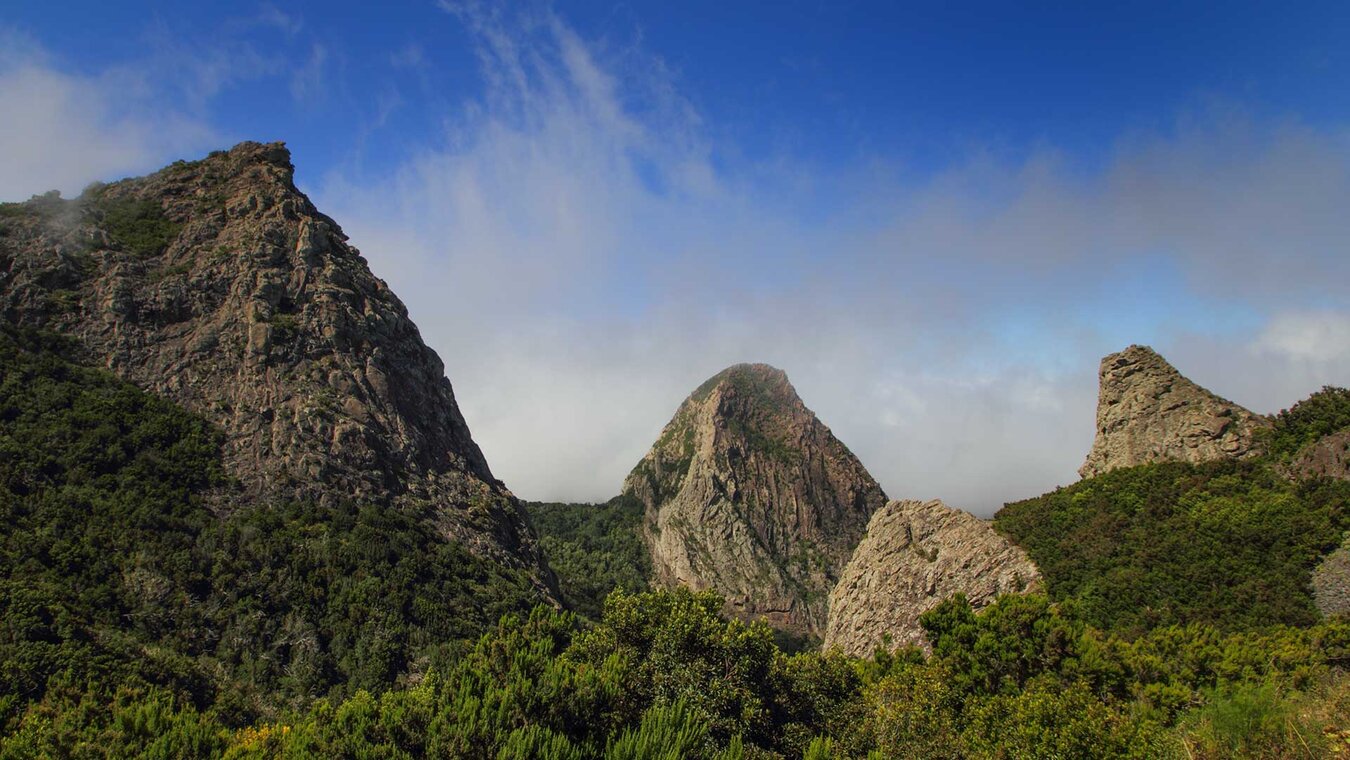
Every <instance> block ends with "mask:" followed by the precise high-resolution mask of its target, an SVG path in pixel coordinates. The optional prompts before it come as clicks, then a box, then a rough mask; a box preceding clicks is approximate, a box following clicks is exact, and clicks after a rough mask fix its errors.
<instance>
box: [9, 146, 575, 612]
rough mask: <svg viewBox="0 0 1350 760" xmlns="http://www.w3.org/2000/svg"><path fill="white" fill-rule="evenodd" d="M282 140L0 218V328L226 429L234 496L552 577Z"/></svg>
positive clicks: (220, 499)
mask: <svg viewBox="0 0 1350 760" xmlns="http://www.w3.org/2000/svg"><path fill="white" fill-rule="evenodd" d="M293 174H294V170H293V167H292V166H291V163H290V154H289V153H288V151H287V150H286V148H285V146H283V145H281V144H280V143H274V144H269V145H263V144H258V143H242V144H240V145H238V146H236V147H235V148H233V149H232V150H230V151H226V152H218V153H213V154H211V155H210V156H208V157H207V158H205V159H202V160H200V161H193V162H178V163H175V164H173V165H172V166H169V167H167V168H165V169H163V170H161V171H159V172H157V173H155V174H152V175H150V176H147V177H142V178H138V179H129V180H123V181H121V182H115V183H112V184H108V185H99V184H95V185H91V186H90V187H89V188H87V189H86V190H85V192H84V193H83V194H82V195H81V196H80V197H79V198H76V199H73V200H68V201H67V200H62V199H61V198H59V197H55V196H50V195H49V196H44V197H42V198H36V199H34V200H33V201H30V202H28V203H24V204H10V205H6V206H4V209H3V211H0V270H2V271H4V272H5V273H6V276H5V277H4V278H3V279H0V314H3V316H4V319H5V321H6V322H7V323H8V324H10V325H13V326H20V327H33V328H40V329H45V330H50V331H55V332H59V333H60V334H62V335H65V336H68V337H71V338H75V339H77V340H78V346H79V351H80V352H81V357H82V358H83V359H84V360H85V361H87V362H88V363H90V364H92V365H95V366H99V367H104V368H106V369H108V370H110V371H111V372H112V373H113V374H115V375H117V376H118V377H121V378H123V379H125V380H127V381H129V382H131V383H133V384H135V385H137V386H138V387H140V388H142V389H144V390H146V391H149V392H151V393H154V394H157V395H159V396H162V397H164V398H166V399H169V400H171V401H173V402H175V403H177V404H179V405H180V406H182V407H183V408H184V409H186V410H187V411H189V412H191V413H193V414H196V415H199V416H201V417H202V418H204V419H206V420H208V421H209V422H210V423H211V424H212V425H214V426H216V427H217V428H218V429H219V430H220V431H221V432H222V433H223V438H222V443H221V456H222V461H223V464H224V467H225V470H226V472H227V473H228V474H229V476H230V478H231V479H232V481H233V482H234V483H236V484H237V486H238V488H237V489H234V490H223V491H221V492H219V493H217V494H214V495H213V504H212V508H213V509H214V510H216V511H218V512H221V513H228V512H233V511H237V510H239V509H243V508H247V507H249V506H251V505H256V504H261V503H270V502H272V501H277V500H292V499H295V500H300V501H305V502H312V503H315V504H318V505H324V506H326V505H329V504H335V503H337V502H340V501H344V500H355V501H358V502H360V503H363V504H371V505H383V506H388V507H390V508H394V509H398V510H402V511H404V512H407V513H411V512H422V513H425V517H426V519H427V521H428V523H429V524H430V525H431V526H432V528H433V530H434V531H435V532H437V533H439V534H440V535H441V536H443V538H444V539H445V540H446V541H453V542H455V543H457V544H459V545H460V546H462V547H464V548H465V549H467V550H468V551H469V552H471V553H473V554H474V555H476V556H480V557H483V558H485V559H488V560H490V561H491V562H494V563H498V564H504V565H508V566H511V567H513V568H517V569H519V570H521V571H522V572H523V573H525V575H526V576H528V577H529V578H530V579H531V581H532V582H533V583H534V585H535V586H536V587H537V589H538V590H539V593H540V595H541V597H551V596H552V591H551V579H550V577H549V575H548V571H547V569H546V567H544V565H543V564H542V563H541V561H540V557H539V551H538V546H537V541H536V540H535V537H534V535H533V534H532V533H531V531H530V529H529V526H528V524H527V521H526V518H525V515H524V513H523V511H522V509H521V507H520V505H519V504H518V502H517V501H516V500H515V499H514V498H513V497H512V496H511V494H510V493H509V492H508V491H507V490H506V488H505V487H504V486H503V485H502V484H501V483H500V482H499V481H497V480H496V479H495V478H493V476H492V473H491V471H490V470H489V468H488V465H487V462H486V460H484V458H483V455H482V452H480V451H479V449H478V446H477V445H476V444H475V443H474V442H473V439H472V437H471V436H470V434H469V429H468V426H467V425H466V424H465V423H464V418H463V416H462V415H461V414H460V412H459V408H458V406H457V405H456V403H455V397H454V393H453V391H452V390H451V387H450V383H449V381H448V380H447V379H446V378H445V370H444V366H443V365H442V363H441V361H440V359H439V358H438V357H437V356H436V355H435V353H434V352H432V351H431V349H429V348H428V347H427V346H426V345H425V344H424V343H423V342H422V339H421V337H420V335H419V333H418V331H417V327H416V326H415V325H414V324H413V323H412V322H411V320H409V319H408V315H407V309H406V308H405V307H404V306H403V304H402V302H400V301H399V299H398V298H397V296H395V295H394V294H393V293H392V292H390V290H389V288H388V287H387V286H386V285H385V284H384V282H382V281H381V280H379V279H378V278H376V277H375V276H374V275H373V274H372V273H371V271H370V268H369V266H368V265H367V263H366V260H365V259H364V258H363V257H362V256H361V255H360V253H359V252H358V251H356V249H354V248H352V247H351V246H350V245H348V244H347V242H346V238H345V236H344V235H343V234H342V231H341V229H340V228H339V227H338V225H337V223H336V222H334V221H333V220H332V219H330V218H328V217H327V216H324V215H323V214H322V213H320V212H319V211H318V210H317V209H316V208H315V207H314V205H313V204H312V203H310V201H309V199H308V198H307V197H305V195H304V194H303V193H301V192H300V191H299V190H297V189H296V187H295V184H294V182H293Z"/></svg>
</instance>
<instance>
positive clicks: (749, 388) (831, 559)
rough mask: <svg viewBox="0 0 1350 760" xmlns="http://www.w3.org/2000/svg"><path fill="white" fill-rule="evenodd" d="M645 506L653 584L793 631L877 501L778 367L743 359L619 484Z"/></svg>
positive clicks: (804, 623)
mask: <svg viewBox="0 0 1350 760" xmlns="http://www.w3.org/2000/svg"><path fill="white" fill-rule="evenodd" d="M624 493H626V494H630V495H632V496H635V497H636V498H638V499H639V500H641V501H642V502H643V503H644V504H645V505H646V515H645V519H644V522H643V534H644V538H645V540H646V542H647V544H648V546H649V547H650V549H651V553H652V565H653V572H654V576H655V581H656V583H657V584H659V585H664V586H675V585H684V586H689V587H692V588H695V589H707V588H711V589H714V590H716V591H717V592H719V593H720V594H722V595H723V596H724V597H726V599H727V610H728V612H729V613H730V614H732V615H735V616H737V617H740V618H742V619H746V620H752V619H759V618H762V619H765V620H767V621H768V622H769V623H770V624H771V625H773V626H775V627H777V628H780V629H783V630H786V631H789V632H792V633H795V634H798V635H804V636H811V637H818V636H820V635H821V634H822V633H824V630H825V619H826V610H827V602H828V600H827V597H828V595H829V592H830V589H831V588H833V587H834V583H835V579H836V578H837V577H838V573H839V571H840V570H841V569H842V568H843V566H844V564H845V563H846V562H847V561H848V558H849V556H850V555H851V553H852V551H853V547H854V546H855V545H856V544H857V542H858V540H859V539H860V538H861V537H862V535H863V532H864V530H865V527H866V525H867V520H868V518H870V517H871V515H872V513H873V512H874V511H876V510H877V509H878V508H880V507H881V505H883V504H884V503H885V501H886V496H885V494H884V493H882V490H881V487H880V486H878V485H877V483H876V481H874V480H873V479H872V477H871V476H870V475H868V474H867V471H866V470H865V469H864V468H863V466H862V463H860V462H859V461H858V460H857V458H856V457H854V456H853V454H852V453H851V452H850V451H849V450H848V448H847V447H845V446H844V445H843V444H842V443H840V442H839V441H838V440H837V439H835V437H834V436H833V435H832V434H831V433H830V430H829V428H827V427H826V426H825V425H824V424H822V423H821V422H820V420H818V419H816V416H815V415H814V414H812V413H811V411H810V410H809V409H807V408H806V407H805V406H804V405H803V404H802V402H801V399H799V398H798V397H797V393H796V391H795V390H793V388H792V385H791V384H790V383H788V379H787V376H786V375H785V374H783V372H782V371H781V370H777V369H774V368H773V367H769V366H766V365H763V364H742V365H737V366H735V367H731V368H730V369H727V370H725V371H723V372H721V373H719V374H718V375H716V376H714V377H713V378H711V379H710V380H708V381H707V382H706V383H704V384H703V385H702V386H700V387H699V388H698V390H696V391H694V393H693V395H691V396H690V397H689V398H688V399H687V400H685V402H684V403H683V404H682V405H681V406H680V408H679V410H678V411H677V412H676V413H675V417H674V418H673V419H672V420H671V421H670V424H668V425H666V427H665V429H664V430H663V431H662V433H661V437H660V438H659V439H658V440H657V442H656V444H655V445H654V446H652V449H651V451H650V452H648V454H647V455H646V456H645V457H644V458H643V459H642V461H641V462H639V463H638V465H637V467H635V468H634V469H633V471H632V473H631V474H629V476H628V478H627V479H626V480H625V481H624Z"/></svg>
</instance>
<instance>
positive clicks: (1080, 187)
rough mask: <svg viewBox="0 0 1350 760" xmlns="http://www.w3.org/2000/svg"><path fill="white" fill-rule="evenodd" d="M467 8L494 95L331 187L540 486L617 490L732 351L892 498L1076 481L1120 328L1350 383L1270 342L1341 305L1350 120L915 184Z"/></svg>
mask: <svg viewBox="0 0 1350 760" xmlns="http://www.w3.org/2000/svg"><path fill="white" fill-rule="evenodd" d="M454 10H455V13H456V14H457V16H458V17H459V18H460V19H461V20H462V21H463V22H464V23H465V24H466V25H467V26H468V27H469V28H470V29H472V30H473V31H474V32H475V34H476V37H477V40H478V44H479V46H480V48H479V53H480V54H479V60H480V63H481V65H482V67H483V80H484V82H485V83H486V92H485V94H484V95H483V96H482V97H481V98H480V99H479V100H476V101H474V102H472V103H470V104H469V105H468V106H466V107H465V108H463V109H462V111H461V112H459V113H457V114H455V115H454V116H453V118H451V119H450V120H449V123H450V126H449V127H448V128H447V130H446V133H445V135H444V136H443V139H442V141H441V142H440V143H439V144H436V145H428V146H425V147H424V148H423V149H422V150H421V151H420V152H418V153H417V155H415V156H413V157H412V158H410V159H409V160H407V161H406V162H405V163H403V164H402V165H401V166H400V167H398V168H397V169H396V170H395V171H393V172H392V173H391V174H389V175H387V176H382V177H354V176H345V175H343V174H341V173H333V174H330V175H329V176H328V177H327V178H326V180H325V181H324V182H323V183H322V185H321V187H320V189H319V192H318V196H319V198H320V199H321V201H322V203H323V205H324V206H325V207H327V208H329V209H331V210H332V211H333V212H334V213H335V215H336V216H337V217H338V218H339V219H341V220H343V223H344V226H345V228H346V229H347V231H348V232H349V233H350V234H351V235H352V237H353V239H354V241H355V242H356V243H357V244H359V245H360V246H362V248H363V250H365V251H366V253H367V255H368V257H369V258H370V260H371V262H372V266H373V267H374V268H375V269H376V270H377V271H378V272H379V273H380V274H381V276H383V277H385V278H386V279H388V280H389V281H390V283H391V285H392V286H393V287H394V288H395V290H396V291H397V292H399V293H400V294H401V295H402V296H403V298H404V299H405V301H407V302H408V304H409V307H410V309H411V311H412V314H413V316H414V318H416V319H417V320H418V322H419V324H420V325H421V326H422V329H423V332H424V335H425V336H426V337H427V339H428V341H429V342H430V343H431V344H432V345H433V346H434V347H436V348H437V349H438V350H439V351H440V352H441V354H442V356H443V357H444V358H445V360H446V363H447V371H448V372H449V374H450V376H451V378H452V380H453V381H454V383H455V387H456V391H457V394H458V396H459V399H460V403H461V405H462V407H463V408H464V411H465V414H466V417H467V418H468V420H469V422H470V425H471V426H472V427H473V429H474V433H475V438H476V439H477V440H478V441H479V443H480V445H481V446H482V447H483V449H484V451H485V453H486V454H487V456H488V458H489V461H490V462H492V464H493V467H494V469H495V471H496V474H497V475H498V476H499V477H502V478H503V479H504V480H506V481H507V483H508V485H510V486H512V487H513V488H514V489H515V490H516V491H517V492H518V493H520V494H521V495H522V496H525V497H527V498H537V499H578V500H594V499H601V498H605V497H607V496H610V495H613V494H614V493H616V492H617V491H618V489H619V487H620V484H621V482H622V479H623V477H624V476H625V474H626V473H627V471H628V470H629V468H631V467H632V466H633V464H634V463H635V462H636V461H637V460H638V458H640V457H641V455H642V454H643V452H644V451H645V449H646V447H647V446H648V445H650V443H651V441H652V440H654V438H655V437H656V435H657V434H658V433H659V430H660V428H661V426H662V425H663V424H664V423H665V421H666V420H667V419H668V418H669V416H670V415H671V414H672V413H673V411H674V409H675V407H676V406H677V405H678V403H679V402H680V400H681V399H682V398H683V397H684V395H685V394H687V393H688V392H689V391H690V390H691V389H692V388H693V387H695V386H696V385H697V384H698V383H699V382H700V381H701V380H703V379H704V378H706V377H707V376H709V375H711V374H712V373H714V372H716V371H717V370H719V369H721V368H722V367H723V366H726V365H727V364H730V363H734V362H738V361H766V362H770V363H773V364H776V365H778V366H780V367H782V368H784V369H786V370H787V371H788V373H789V376H790V377H791V378H792V380H793V382H794V384H795V385H796V386H797V388H798V390H799V392H800V393H801V395H802V396H803V398H804V400H805V401H806V403H807V404H808V405H809V406H811V407H812V408H813V409H815V410H816V411H817V413H818V414H819V415H820V416H821V418H822V419H823V420H824V421H825V422H826V423H827V424H829V425H830V426H831V427H832V428H833V430H834V431H835V433H836V434H837V435H839V437H840V438H841V439H842V440H844V441H845V442H846V443H847V444H848V445H849V446H850V447H851V448H852V449H853V450H854V452H855V453H857V454H858V455H859V457H860V458H861V459H862V460H863V462H864V463H865V464H866V465H867V467H868V468H869V470H871V472H872V473H873V474H874V475H876V476H877V477H878V479H879V480H880V481H881V482H882V484H883V486H885V488H886V489H887V491H888V493H890V494H891V495H892V496H894V497H930V496H940V497H943V498H946V499H948V500H949V501H950V502H952V503H954V504H957V505H960V506H964V507H966V508H968V509H971V510H973V511H976V512H978V513H981V514H988V513H990V512H992V510H994V509H996V508H997V507H998V506H999V505H1000V504H1001V503H1003V502H1004V501H1006V500H1010V499H1013V498H1018V497H1023V496H1029V495H1034V494H1036V493H1039V492H1041V491H1044V490H1047V489H1049V488H1052V487H1054V486H1055V485H1057V484H1062V483H1066V482H1070V481H1072V480H1073V479H1075V478H1076V475H1075V469H1076V467H1077V466H1078V465H1079V464H1080V463H1081V461H1082V458H1083V456H1084V455H1085V454H1086V451H1087V448H1088V446H1089V445H1090V443H1091V438H1092V431H1093V414H1094V401H1095V390H1096V388H1095V372H1096V366H1097V360H1098V358H1099V357H1100V356H1101V355H1102V354H1104V353H1106V352H1109V351H1113V350H1118V349H1119V348H1122V347H1124V345H1126V344H1128V343H1130V342H1150V343H1153V344H1155V345H1156V346H1157V347H1158V348H1159V349H1160V350H1163V351H1164V352H1165V353H1166V354H1167V355H1168V356H1169V358H1171V359H1172V360H1173V361H1174V362H1175V363H1176V364H1177V365H1178V366H1179V367H1180V368H1181V369H1182V370H1183V371H1186V372H1189V373H1191V374H1193V375H1195V376H1196V379H1197V380H1199V381H1202V382H1211V383H1212V384H1213V385H1214V386H1215V390H1216V391H1218V392H1221V393H1225V392H1227V393H1228V394H1229V395H1232V396H1234V397H1235V400H1238V401H1245V402H1246V403H1250V404H1252V405H1253V406H1255V407H1257V408H1258V410H1259V411H1272V410H1274V409H1277V408H1279V407H1280V406H1287V405H1288V404H1289V403H1292V402H1293V401H1295V400H1296V399H1297V398H1298V397H1300V396H1302V395H1306V393H1307V392H1309V391H1311V390H1314V389H1315V388H1316V387H1317V386H1318V385H1320V384H1321V383H1323V382H1332V381H1335V380H1336V379H1337V378H1338V377H1339V378H1342V379H1341V382H1345V381H1346V380H1350V377H1346V376H1345V374H1344V371H1345V369H1346V367H1345V365H1344V363H1343V362H1340V361H1338V360H1336V359H1335V358H1334V356H1331V355H1327V356H1323V355H1321V354H1319V353H1317V351H1316V350H1314V351H1311V352H1310V351H1308V350H1304V349H1297V346H1299V345H1301V344H1299V343H1298V342H1297V341H1296V340H1294V341H1292V342H1291V340H1289V339H1286V340H1285V341H1284V343H1283V344H1281V345H1285V346H1294V347H1295V348H1296V349H1297V350H1302V351H1303V353H1302V354H1300V355H1295V354H1291V353H1289V352H1288V351H1284V352H1280V351H1273V352H1272V348H1271V347H1272V345H1275V344H1273V343H1272V341H1273V340H1276V338H1272V336H1279V335H1283V334H1284V332H1285V331H1286V330H1285V328H1282V327H1281V325H1283V324H1286V323H1288V322H1289V320H1297V319H1298V317H1297V316H1296V315H1297V314H1299V313H1302V311H1301V310H1302V309H1303V304H1304V303H1305V301H1306V300H1307V299H1322V300H1323V301H1325V302H1327V303H1328V304H1329V306H1328V307H1327V311H1326V312H1325V314H1326V315H1329V316H1326V317H1325V319H1329V320H1331V321H1332V322H1335V320H1338V319H1344V318H1345V315H1346V314H1347V311H1346V307H1347V304H1346V303H1345V302H1344V300H1343V294H1342V292H1341V290H1340V287H1339V283H1343V282H1344V281H1346V275H1350V271H1347V268H1348V267H1350V257H1346V256H1343V255H1342V254H1341V250H1340V249H1339V248H1338V247H1337V245H1336V244H1335V241H1337V240H1346V239H1350V218H1347V217H1345V215H1343V214H1341V213H1338V211H1337V209H1343V208H1345V207H1346V203H1347V201H1350V166H1348V164H1347V158H1348V153H1347V150H1346V144H1345V142H1344V141H1343V140H1341V139H1339V138H1338V137H1337V136H1335V135H1329V134H1327V133H1325V132H1322V131H1318V130H1315V129H1312V128H1309V127H1305V126H1301V125H1299V124H1298V123H1297V122H1290V123H1286V124H1275V125H1271V124H1266V123H1260V122H1259V121H1258V120H1256V119H1254V118H1250V117H1247V116H1245V115H1243V114H1241V113H1232V112H1229V111H1224V110H1222V109H1219V108H1207V109H1204V110H1203V113H1202V114H1201V115H1200V116H1196V117H1191V118H1183V119H1179V120H1178V123H1177V126H1176V127H1175V129H1173V130H1171V131H1169V132H1167V133H1165V134H1156V133H1153V134H1148V133H1140V134H1128V133H1127V134H1123V135H1122V136H1121V139H1120V140H1119V141H1118V143H1117V145H1116V146H1115V148H1114V153H1113V155H1112V156H1111V157H1110V159H1109V160H1108V161H1106V162H1105V164H1104V167H1103V168H1101V169H1098V170H1095V171H1091V172H1083V171H1080V170H1077V169H1076V168H1075V166H1074V165H1073V164H1072V162H1071V161H1070V160H1069V159H1068V158H1066V157H1064V156H1061V155H1058V154H1057V153H1056V152H1055V151H1054V150H1053V149H1049V148H1047V149H1043V150H1039V151H1035V152H1033V153H1032V154H1031V155H1030V156H1028V157H1027V158H1026V159H1025V160H1023V161H1021V162H1015V163H1009V162H1007V161H1000V160H997V159H995V158H992V157H990V156H989V155H986V154H980V153H978V152H976V153H973V154H972V155H970V156H967V157H966V158H964V159H962V160H959V161H955V162H953V163H952V165H951V168H950V169H948V170H946V171H944V172H940V173H937V174H935V175H930V176H924V177H907V176H905V174H904V172H903V171H902V170H901V169H898V168H896V167H895V166H893V165H890V164H888V163H887V162H885V161H881V162H877V165H872V166H851V167H844V168H842V169H841V168H839V167H834V168H831V169H828V170H827V169H822V168H821V167H818V166H810V165H805V164H794V162H792V161H791V157H790V156H785V157H782V158H781V159H780V160H778V161H775V162H773V163H771V164H748V163H737V162H736V160H735V159H734V156H735V155H736V152H735V151H734V150H733V149H726V150H723V148H724V147H726V146H720V145H718V144H717V143H716V140H714V139H713V138H712V137H710V136H709V135H710V130H708V129H707V128H706V125H704V124H703V122H702V121H701V117H700V115H699V114H698V112H697V109H696V108H695V107H694V106H693V105H692V101H691V100H690V99H688V98H686V97H685V96H684V95H683V94H682V93H681V92H680V89H679V81H678V77H676V76H672V75H671V74H669V73H668V72H667V71H666V69H665V68H664V66H662V65H661V62H660V61H659V60H658V59H656V58H654V57H652V56H649V55H646V54H645V53H643V52H641V51H640V50H636V49H634V48H633V47H631V46H629V47H624V48H621V49H618V50H615V49H612V48H608V47H605V46H603V45H599V44H595V43H591V42H588V41H586V40H583V39H582V38H580V37H579V36H578V35H577V34H576V33H575V32H574V31H573V30H572V29H570V28H569V27H568V26H567V25H566V24H565V23H564V22H563V21H562V20H560V19H559V18H558V17H557V16H555V15H552V14H547V13H545V14H535V15H533V16H529V17H520V18H508V17H506V16H505V14H502V13H491V14H484V13H479V12H475V11H474V10H473V9H472V8H468V9H466V8H465V7H464V6H455V8H454ZM731 147H733V148H734V146H731ZM804 209H807V210H810V209H828V210H827V211H824V212H818V213H803V210H804ZM1122 283H1125V284H1126V285H1122ZM1129 283H1133V284H1132V285H1128V284H1129ZM1323 333H1325V335H1324V334H1323ZM1323 333H1318V334H1316V335H1314V336H1313V337H1311V338H1307V340H1312V341H1313V342H1314V343H1316V344H1319V345H1320V343H1321V342H1322V341H1323V340H1325V339H1326V337H1328V336H1331V335H1332V333H1329V332H1327V331H1325V330H1324V331H1323ZM1300 334H1304V335H1306V334H1307V331H1306V330H1304V331H1303V333H1300ZM1221 350H1222V355H1220V354H1221ZM1258 357H1260V359H1261V360H1260V361H1256V359H1257V358H1258ZM1239 367H1240V369H1238V368H1239ZM1237 373H1241V375H1242V377H1243V378H1244V379H1243V380H1242V381H1241V382H1232V381H1233V378H1234V376H1235V374H1237ZM1225 386H1231V387H1232V388H1233V390H1228V389H1227V388H1226V387H1225Z"/></svg>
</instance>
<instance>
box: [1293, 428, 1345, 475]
mask: <svg viewBox="0 0 1350 760" xmlns="http://www.w3.org/2000/svg"><path fill="white" fill-rule="evenodd" d="M1289 472H1290V473H1291V474H1292V475H1294V476H1295V477H1300V478H1340V479H1341V480H1350V428H1347V429H1345V430H1338V431H1336V432H1335V433H1331V434H1330V435H1325V436H1322V437H1321V438H1320V439H1318V440H1317V441H1315V442H1313V443H1312V444H1310V445H1309V446H1307V447H1305V448H1304V449H1303V450H1302V451H1300V452H1298V454H1296V455H1295V456H1294V459H1293V461H1291V462H1290V463H1289Z"/></svg>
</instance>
